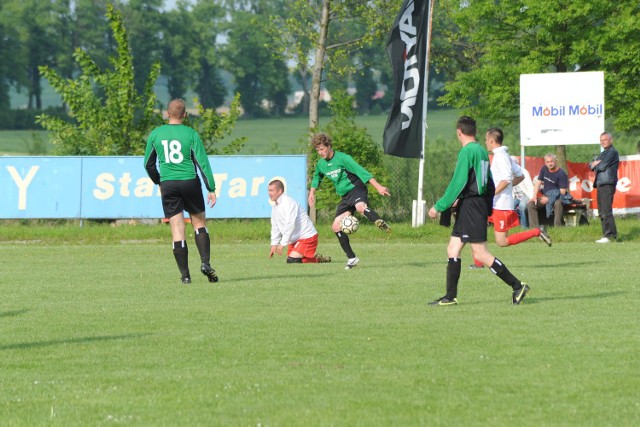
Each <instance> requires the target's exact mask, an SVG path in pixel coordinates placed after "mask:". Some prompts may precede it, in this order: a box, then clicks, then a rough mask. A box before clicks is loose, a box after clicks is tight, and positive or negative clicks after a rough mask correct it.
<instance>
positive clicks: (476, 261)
mask: <svg viewBox="0 0 640 427" xmlns="http://www.w3.org/2000/svg"><path fill="white" fill-rule="evenodd" d="M473 263H474V264H475V265H476V267H484V264H483V263H481V262H480V261H478V260H477V259H475V258H474V259H473Z"/></svg>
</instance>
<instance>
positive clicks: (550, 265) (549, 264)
mask: <svg viewBox="0 0 640 427" xmlns="http://www.w3.org/2000/svg"><path fill="white" fill-rule="evenodd" d="M513 264H514V265H515V263H513ZM567 265H571V267H572V268H573V267H576V266H579V265H590V266H593V261H582V262H574V261H571V262H567V261H562V262H556V263H552V262H547V263H544V264H526V263H518V266H519V267H536V268H541V269H544V270H549V269H554V268H557V267H567ZM510 267H511V266H510Z"/></svg>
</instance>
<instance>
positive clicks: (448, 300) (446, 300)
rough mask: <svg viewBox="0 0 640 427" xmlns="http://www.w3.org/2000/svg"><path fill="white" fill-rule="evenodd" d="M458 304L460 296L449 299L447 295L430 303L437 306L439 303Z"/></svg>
mask: <svg viewBox="0 0 640 427" xmlns="http://www.w3.org/2000/svg"><path fill="white" fill-rule="evenodd" d="M456 304H458V298H454V299H449V298H447V297H446V296H445V297H442V298H439V299H437V300H435V301H431V302H430V303H429V305H433V306H437V305H456Z"/></svg>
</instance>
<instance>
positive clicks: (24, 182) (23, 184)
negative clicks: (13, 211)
mask: <svg viewBox="0 0 640 427" xmlns="http://www.w3.org/2000/svg"><path fill="white" fill-rule="evenodd" d="M39 169H40V166H31V169H29V172H28V173H27V176H25V177H24V179H22V177H20V174H19V173H18V171H17V170H16V168H15V167H13V166H7V170H8V171H9V175H11V178H13V181H14V182H15V183H16V186H17V187H18V210H21V211H23V210H25V209H27V188H28V187H29V184H31V181H32V180H33V177H35V176H36V173H37V172H38V170H39Z"/></svg>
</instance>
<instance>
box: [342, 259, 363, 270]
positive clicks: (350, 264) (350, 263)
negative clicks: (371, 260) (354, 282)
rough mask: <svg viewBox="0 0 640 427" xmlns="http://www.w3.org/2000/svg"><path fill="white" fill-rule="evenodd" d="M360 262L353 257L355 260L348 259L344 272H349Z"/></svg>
mask: <svg viewBox="0 0 640 427" xmlns="http://www.w3.org/2000/svg"><path fill="white" fill-rule="evenodd" d="M359 262H360V258H358V257H355V258H349V259H348V260H347V265H346V266H345V267H344V269H345V270H351V269H352V268H353V267H355V266H356V265H358V263H359Z"/></svg>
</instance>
